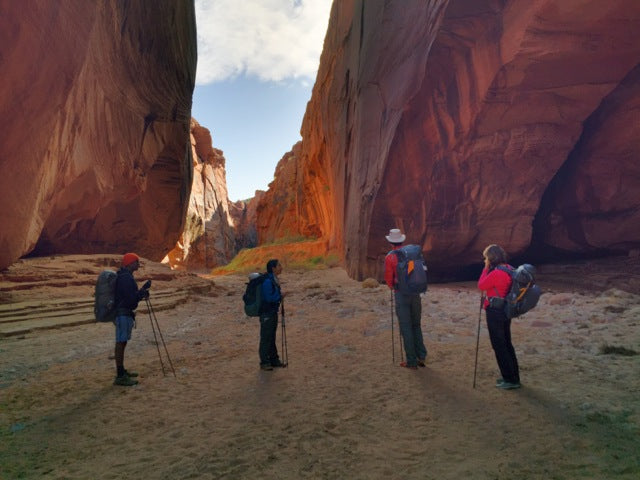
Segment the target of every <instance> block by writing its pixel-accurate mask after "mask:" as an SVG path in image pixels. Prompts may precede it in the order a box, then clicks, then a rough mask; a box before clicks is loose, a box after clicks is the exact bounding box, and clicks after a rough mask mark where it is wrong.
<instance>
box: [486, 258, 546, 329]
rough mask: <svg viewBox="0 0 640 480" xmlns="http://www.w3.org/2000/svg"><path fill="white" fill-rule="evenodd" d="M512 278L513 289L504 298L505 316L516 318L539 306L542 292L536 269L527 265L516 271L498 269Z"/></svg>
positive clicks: (503, 268)
mask: <svg viewBox="0 0 640 480" xmlns="http://www.w3.org/2000/svg"><path fill="white" fill-rule="evenodd" d="M497 268H498V269H500V270H502V271H503V272H507V273H508V274H509V275H510V276H511V288H510V289H509V292H508V293H507V296H506V297H505V298H504V300H505V302H504V314H505V315H506V317H507V318H515V317H519V316H520V315H522V314H524V313H526V312H528V311H529V310H531V309H532V308H534V307H535V306H536V305H537V304H538V300H539V299H540V295H541V294H542V291H541V290H540V287H539V286H538V285H537V284H536V279H535V274H536V269H535V267H534V266H533V265H530V264H528V263H525V264H523V265H520V266H519V267H518V268H516V269H515V270H512V269H509V268H505V267H501V266H499V267H497Z"/></svg>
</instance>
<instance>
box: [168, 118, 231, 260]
mask: <svg viewBox="0 0 640 480" xmlns="http://www.w3.org/2000/svg"><path fill="white" fill-rule="evenodd" d="M212 145H213V142H212V139H211V133H210V131H209V130H208V129H206V128H204V127H202V126H200V124H199V123H198V122H197V121H196V120H195V119H192V120H191V148H192V157H193V171H194V175H193V183H192V187H191V196H190V199H189V208H188V209H187V217H186V222H185V226H184V230H183V231H182V234H181V235H180V239H179V240H178V243H177V244H176V246H175V247H174V248H173V250H171V251H170V252H169V253H168V254H167V257H166V259H165V260H166V261H167V262H168V263H169V264H170V265H171V267H172V268H191V269H193V268H203V267H206V268H213V267H217V266H220V265H225V264H226V263H228V262H229V260H231V258H232V257H233V255H234V254H235V252H236V248H235V232H234V225H233V219H232V217H231V213H230V207H231V205H230V203H229V197H228V193H227V174H226V170H225V158H224V156H223V154H222V151H221V150H218V149H216V148H213V146H212Z"/></svg>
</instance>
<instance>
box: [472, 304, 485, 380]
mask: <svg viewBox="0 0 640 480" xmlns="http://www.w3.org/2000/svg"><path fill="white" fill-rule="evenodd" d="M483 304H484V292H482V295H481V296H480V311H479V312H478V334H477V335H476V363H475V365H474V366H473V388H476V373H477V371H478V348H479V347H480V318H481V317H482V305H483Z"/></svg>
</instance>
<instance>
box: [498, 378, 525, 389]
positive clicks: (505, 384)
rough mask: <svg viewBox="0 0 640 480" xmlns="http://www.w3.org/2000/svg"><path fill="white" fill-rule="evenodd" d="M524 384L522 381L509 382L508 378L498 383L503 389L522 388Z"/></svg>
mask: <svg viewBox="0 0 640 480" xmlns="http://www.w3.org/2000/svg"><path fill="white" fill-rule="evenodd" d="M521 386H522V385H520V382H518V383H511V382H507V381H506V380H504V381H503V382H502V383H501V384H499V385H496V387H498V388H501V389H503V390H514V389H516V388H520V387H521Z"/></svg>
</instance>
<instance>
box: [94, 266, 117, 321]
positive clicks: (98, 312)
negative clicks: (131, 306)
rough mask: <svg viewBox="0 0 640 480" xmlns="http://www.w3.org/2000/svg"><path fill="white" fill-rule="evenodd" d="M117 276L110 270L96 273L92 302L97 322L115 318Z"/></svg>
mask: <svg viewBox="0 0 640 480" xmlns="http://www.w3.org/2000/svg"><path fill="white" fill-rule="evenodd" d="M117 278H118V274H117V273H116V272H114V271H112V270H103V271H102V272H100V275H98V280H97V281H96V289H95V292H94V297H95V299H94V303H93V313H94V314H95V317H96V321H97V322H113V321H114V320H115V319H116V280H117Z"/></svg>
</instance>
